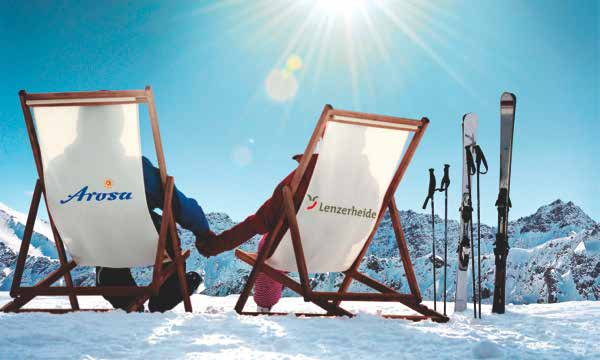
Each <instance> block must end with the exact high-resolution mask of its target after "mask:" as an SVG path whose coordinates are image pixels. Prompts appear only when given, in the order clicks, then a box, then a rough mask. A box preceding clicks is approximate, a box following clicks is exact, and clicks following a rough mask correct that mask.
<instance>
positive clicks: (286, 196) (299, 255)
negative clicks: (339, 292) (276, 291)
mask: <svg viewBox="0 0 600 360" xmlns="http://www.w3.org/2000/svg"><path fill="white" fill-rule="evenodd" d="M283 207H284V211H285V214H286V217H287V221H288V226H289V228H290V235H291V237H292V246H293V248H294V256H295V258H296V267H297V268H298V274H299V275H300V285H301V286H302V296H304V299H305V300H307V301H308V298H309V297H310V293H311V288H310V284H309V280H308V270H307V269H306V259H305V258H304V250H303V249H302V241H301V239H300V228H299V227H298V221H297V220H296V209H295V208H294V200H293V199H292V193H291V191H290V188H289V187H287V186H285V187H284V188H283Z"/></svg>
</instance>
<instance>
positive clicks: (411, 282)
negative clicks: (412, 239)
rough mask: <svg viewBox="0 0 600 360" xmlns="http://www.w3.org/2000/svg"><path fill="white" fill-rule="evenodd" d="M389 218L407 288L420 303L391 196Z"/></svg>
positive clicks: (414, 277) (406, 248) (417, 286)
mask: <svg viewBox="0 0 600 360" xmlns="http://www.w3.org/2000/svg"><path fill="white" fill-rule="evenodd" d="M388 209H389V212H390V218H391V220H392V228H393V229H394V234H395V236H396V243H397V244H398V251H399V252H400V258H401V259H402V266H404V274H405V275H406V280H407V281H408V286H409V287H410V290H411V292H412V293H413V294H414V295H415V296H416V297H417V299H419V301H421V290H419V283H418V282H417V277H416V276H415V270H414V268H413V265H412V261H411V260H410V253H409V252H408V246H407V245H406V239H405V237H404V231H403V230H402V223H401V222H400V216H399V215H398V208H397V207H396V199H394V197H393V196H392V197H391V198H390V202H389V206H388Z"/></svg>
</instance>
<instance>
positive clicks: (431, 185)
mask: <svg viewBox="0 0 600 360" xmlns="http://www.w3.org/2000/svg"><path fill="white" fill-rule="evenodd" d="M434 195H435V175H434V174H433V169H429V189H428V191H427V197H426V198H425V202H423V210H425V209H426V208H427V203H428V202H429V200H431V238H432V243H433V244H432V248H433V250H432V254H433V260H432V263H433V310H434V311H437V298H436V295H437V294H436V289H435V288H436V286H435V281H436V279H435V205H434V201H433V198H434Z"/></svg>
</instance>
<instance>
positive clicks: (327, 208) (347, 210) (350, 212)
mask: <svg viewBox="0 0 600 360" xmlns="http://www.w3.org/2000/svg"><path fill="white" fill-rule="evenodd" d="M306 196H308V206H307V207H306V210H309V211H310V210H317V211H318V212H324V213H332V214H338V215H345V216H356V217H363V218H368V219H375V218H376V217H377V211H373V209H366V208H363V209H360V208H357V207H356V206H352V207H343V206H335V205H331V204H323V202H320V203H319V201H317V199H318V198H319V197H318V196H316V195H314V196H311V195H310V194H307V195H306Z"/></svg>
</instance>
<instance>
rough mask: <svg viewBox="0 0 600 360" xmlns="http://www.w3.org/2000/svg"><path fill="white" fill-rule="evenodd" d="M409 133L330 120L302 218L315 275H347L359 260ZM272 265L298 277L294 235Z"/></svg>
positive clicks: (350, 120) (342, 118)
mask: <svg viewBox="0 0 600 360" xmlns="http://www.w3.org/2000/svg"><path fill="white" fill-rule="evenodd" d="M407 127H410V126H407V125H401V124H398V125H395V124H390V123H386V124H385V125H384V124H382V123H379V122H378V121H376V120H367V119H358V118H356V119H354V118H351V117H348V116H340V115H335V116H333V118H332V119H330V120H328V122H327V127H326V130H325V134H324V136H323V138H322V139H321V142H320V150H319V158H318V160H317V163H316V166H315V169H314V172H313V175H312V178H311V180H310V183H309V186H308V190H307V193H306V196H305V197H304V199H303V200H302V204H301V206H300V209H299V210H298V213H297V220H298V226H299V230H300V238H301V242H302V247H303V251H304V256H305V259H306V266H307V270H308V272H309V273H311V272H312V273H315V272H330V271H345V270H347V269H348V268H350V266H351V265H352V264H353V262H354V261H355V260H356V258H357V257H358V256H359V254H360V252H361V250H362V248H363V246H364V245H365V242H366V241H367V239H368V238H369V235H370V234H371V232H372V231H373V229H374V227H375V224H376V221H377V217H378V215H379V211H380V209H381V208H382V204H383V201H384V197H385V194H386V192H387V190H388V188H389V187H390V183H391V181H392V178H393V177H394V174H395V173H396V171H397V169H398V166H399V164H400V161H401V159H402V155H403V150H404V146H405V144H406V142H407V139H408V135H409V132H410V131H409V130H408V128H407ZM266 262H267V264H269V265H271V266H272V267H274V268H276V269H279V270H283V271H297V266H296V258H295V254H294V250H293V245H292V241H291V236H290V231H289V230H288V231H287V232H286V233H285V235H284V237H283V238H282V240H281V242H280V244H279V246H278V247H277V249H276V250H275V251H274V253H273V255H272V256H271V257H270V258H269V259H267V261H266Z"/></svg>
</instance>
